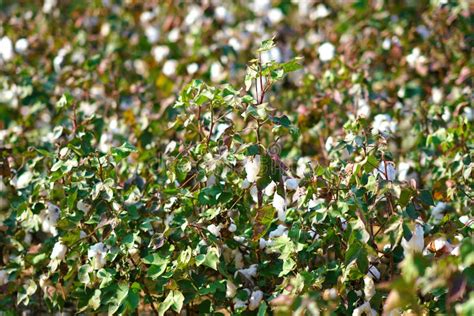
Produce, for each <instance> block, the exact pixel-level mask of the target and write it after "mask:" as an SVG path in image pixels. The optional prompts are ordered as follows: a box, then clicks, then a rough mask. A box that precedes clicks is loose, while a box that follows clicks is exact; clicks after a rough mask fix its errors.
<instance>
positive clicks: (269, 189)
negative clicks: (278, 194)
mask: <svg viewBox="0 0 474 316" xmlns="http://www.w3.org/2000/svg"><path fill="white" fill-rule="evenodd" d="M275 188H276V183H275V181H272V182H270V184H269V185H267V186H266V187H265V189H264V190H263V193H265V195H266V196H272V195H273V193H274V192H275Z"/></svg>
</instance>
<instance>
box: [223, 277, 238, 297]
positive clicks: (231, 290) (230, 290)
mask: <svg viewBox="0 0 474 316" xmlns="http://www.w3.org/2000/svg"><path fill="white" fill-rule="evenodd" d="M236 294H237V286H236V285H235V284H234V283H233V282H232V281H229V280H227V281H226V291H225V296H226V297H228V298H232V297H234V296H235V295H236Z"/></svg>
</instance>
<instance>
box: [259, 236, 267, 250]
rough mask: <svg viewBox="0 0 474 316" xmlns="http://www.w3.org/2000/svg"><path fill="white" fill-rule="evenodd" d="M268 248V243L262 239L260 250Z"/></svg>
mask: <svg viewBox="0 0 474 316" xmlns="http://www.w3.org/2000/svg"><path fill="white" fill-rule="evenodd" d="M266 246H267V241H266V240H265V239H264V238H260V240H259V241H258V248H260V249H265V247H266Z"/></svg>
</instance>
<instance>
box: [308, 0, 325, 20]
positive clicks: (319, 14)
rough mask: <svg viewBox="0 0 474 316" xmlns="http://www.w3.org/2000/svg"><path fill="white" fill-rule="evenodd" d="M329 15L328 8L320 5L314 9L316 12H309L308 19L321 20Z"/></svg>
mask: <svg viewBox="0 0 474 316" xmlns="http://www.w3.org/2000/svg"><path fill="white" fill-rule="evenodd" d="M329 14H330V12H329V10H328V8H327V7H326V6H325V5H324V4H322V3H320V4H318V6H317V7H316V10H314V11H313V12H311V14H310V15H309V18H310V19H311V20H317V19H322V18H325V17H327V16H328V15H329Z"/></svg>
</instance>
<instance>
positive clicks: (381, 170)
mask: <svg viewBox="0 0 474 316" xmlns="http://www.w3.org/2000/svg"><path fill="white" fill-rule="evenodd" d="M374 174H375V175H376V176H377V175H380V177H381V178H382V179H384V180H388V181H393V180H395V178H396V174H397V169H395V164H394V163H393V162H392V161H386V160H383V161H381V162H380V164H379V166H378V168H377V169H376V170H375V172H374Z"/></svg>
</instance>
